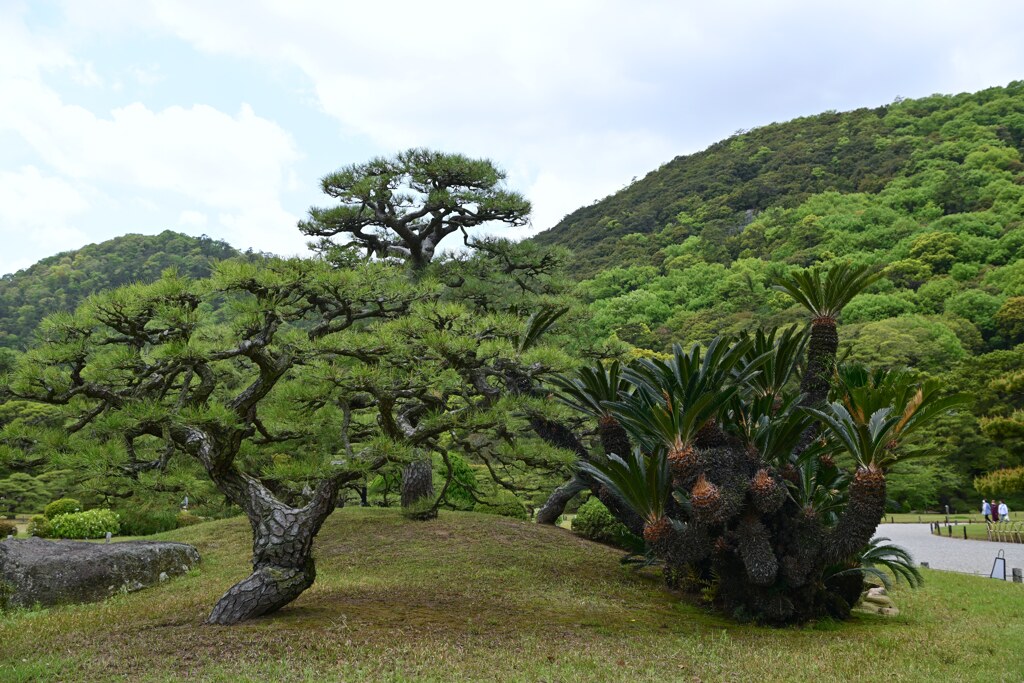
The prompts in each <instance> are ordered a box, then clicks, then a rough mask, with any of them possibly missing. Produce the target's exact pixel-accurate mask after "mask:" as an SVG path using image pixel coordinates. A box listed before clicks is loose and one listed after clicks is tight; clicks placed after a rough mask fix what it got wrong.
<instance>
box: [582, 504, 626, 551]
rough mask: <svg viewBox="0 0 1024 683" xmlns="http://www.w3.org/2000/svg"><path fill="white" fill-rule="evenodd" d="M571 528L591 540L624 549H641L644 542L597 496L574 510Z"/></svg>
mask: <svg viewBox="0 0 1024 683" xmlns="http://www.w3.org/2000/svg"><path fill="white" fill-rule="evenodd" d="M572 530H573V531H574V532H575V533H577V534H579V535H580V536H582V537H583V538H589V539H590V540H591V541H597V542H598V543H607V544H609V545H614V546H618V547H620V548H624V549H626V550H638V549H643V547H644V542H643V539H641V538H640V537H639V536H635V535H634V534H631V533H630V532H629V529H627V528H626V527H625V525H623V524H622V523H621V522H620V521H619V520H617V519H615V516H614V515H612V513H611V512H609V511H608V508H606V507H605V506H604V503H602V502H601V501H600V500H598V499H597V498H590V499H589V500H587V502H586V503H584V504H583V505H581V506H580V509H579V510H577V511H576V516H575V517H573V520H572Z"/></svg>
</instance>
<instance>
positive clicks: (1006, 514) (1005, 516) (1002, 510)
mask: <svg viewBox="0 0 1024 683" xmlns="http://www.w3.org/2000/svg"><path fill="white" fill-rule="evenodd" d="M999 519H1002V520H1004V521H1007V522H1009V521H1010V508H1008V507H1006V503H1004V502H1003V501H999Z"/></svg>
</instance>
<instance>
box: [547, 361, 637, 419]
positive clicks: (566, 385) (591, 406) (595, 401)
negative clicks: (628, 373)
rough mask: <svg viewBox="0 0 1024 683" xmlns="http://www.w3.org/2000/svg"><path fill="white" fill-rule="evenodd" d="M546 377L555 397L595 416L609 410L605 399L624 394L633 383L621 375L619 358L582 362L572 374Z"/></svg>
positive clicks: (599, 415) (599, 416)
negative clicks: (591, 363) (606, 362)
mask: <svg viewBox="0 0 1024 683" xmlns="http://www.w3.org/2000/svg"><path fill="white" fill-rule="evenodd" d="M548 381H549V382H550V383H551V384H553V385H554V386H555V387H556V388H557V389H558V393H557V394H556V396H557V398H558V400H559V401H561V402H562V403H564V404H565V405H567V406H569V407H570V408H572V409H574V410H578V411H580V412H581V413H585V414H587V415H590V416H591V417H597V418H601V417H605V416H607V415H609V414H610V413H609V411H608V408H607V406H606V404H607V403H608V402H610V401H616V400H618V399H619V398H621V397H623V396H626V395H628V394H629V392H630V391H632V389H633V385H632V384H631V383H630V382H628V381H627V380H626V379H624V378H623V376H622V364H621V363H619V361H614V362H612V363H610V364H609V365H607V366H605V365H602V364H600V363H597V364H595V365H593V366H582V367H580V368H579V369H578V370H577V371H576V377H573V378H569V377H564V376H562V375H556V376H553V377H550V378H549V380H548Z"/></svg>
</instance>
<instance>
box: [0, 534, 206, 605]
mask: <svg viewBox="0 0 1024 683" xmlns="http://www.w3.org/2000/svg"><path fill="white" fill-rule="evenodd" d="M197 564H199V552H198V551H197V550H196V549H195V548H193V547H192V546H190V545H186V544H185V543H163V542H156V541H126V542H122V543H109V544H105V543H86V542H84V541H45V540H43V539H41V538H29V539H25V540H18V539H12V540H8V541H3V542H0V607H3V606H4V604H5V603H6V605H7V606H8V607H32V606H33V605H42V606H44V607H48V606H50V605H60V604H67V603H75V602H92V601H95V600H102V599H104V598H107V597H109V596H111V595H113V594H114V593H118V592H121V591H136V590H139V589H141V588H145V587H146V586H151V585H153V584H154V583H159V582H160V581H163V580H165V579H167V578H169V577H171V576H178V575H181V574H184V573H186V572H187V571H189V570H190V569H191V568H192V567H194V566H196V565H197Z"/></svg>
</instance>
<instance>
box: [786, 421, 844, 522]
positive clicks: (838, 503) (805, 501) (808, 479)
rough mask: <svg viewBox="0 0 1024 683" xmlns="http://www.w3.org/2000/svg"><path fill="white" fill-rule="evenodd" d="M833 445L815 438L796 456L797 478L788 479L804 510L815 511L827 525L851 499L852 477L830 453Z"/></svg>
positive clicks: (835, 519) (792, 494)
mask: <svg viewBox="0 0 1024 683" xmlns="http://www.w3.org/2000/svg"><path fill="white" fill-rule="evenodd" d="M833 452H834V447H833V446H832V444H829V443H825V444H823V443H821V442H820V441H815V442H814V443H813V444H811V445H810V446H808V447H807V448H805V449H804V450H803V451H801V452H800V454H799V455H798V456H796V457H795V458H793V461H792V463H791V464H792V465H793V467H794V469H795V470H796V477H795V481H789V482H788V485H789V493H790V496H792V498H793V500H794V501H795V502H796V503H797V505H799V506H800V507H801V508H803V509H804V510H813V511H814V512H815V513H817V515H818V517H819V519H821V521H822V523H823V524H824V525H825V526H826V527H832V526H834V525H835V524H836V522H837V521H838V519H839V513H840V512H841V511H842V510H843V508H845V507H846V503H847V501H848V500H849V493H848V491H849V484H850V480H849V478H848V477H847V475H846V473H845V472H843V471H842V470H841V469H839V468H838V467H837V466H836V465H835V464H834V463H833V462H832V461H831V458H830V456H831V455H832V453H833Z"/></svg>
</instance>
